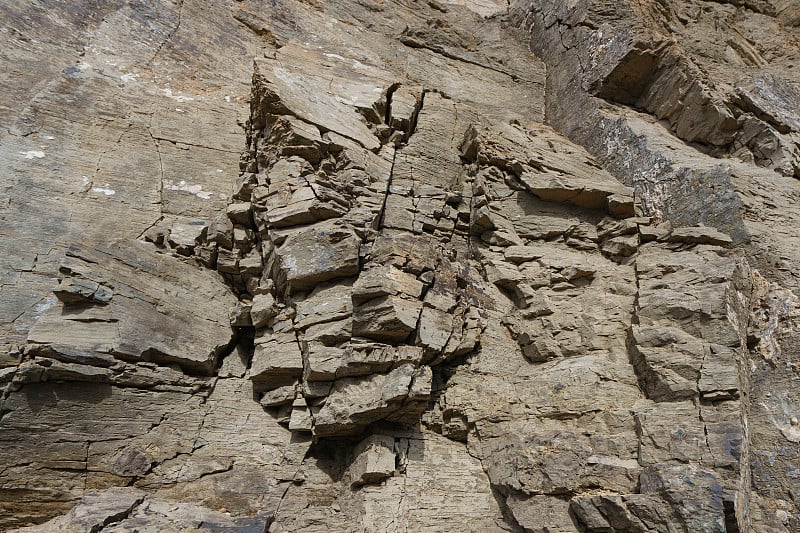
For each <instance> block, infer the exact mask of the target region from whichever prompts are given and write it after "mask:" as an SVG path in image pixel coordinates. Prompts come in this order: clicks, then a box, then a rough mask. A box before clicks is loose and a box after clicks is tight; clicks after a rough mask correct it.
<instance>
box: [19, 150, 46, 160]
mask: <svg viewBox="0 0 800 533" xmlns="http://www.w3.org/2000/svg"><path fill="white" fill-rule="evenodd" d="M20 155H22V156H23V157H24V158H25V159H41V158H43V157H44V152H42V151H41V150H28V151H27V152H20Z"/></svg>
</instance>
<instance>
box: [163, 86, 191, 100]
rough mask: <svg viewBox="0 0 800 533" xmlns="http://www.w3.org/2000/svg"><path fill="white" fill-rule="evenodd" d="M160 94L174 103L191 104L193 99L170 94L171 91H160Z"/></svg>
mask: <svg viewBox="0 0 800 533" xmlns="http://www.w3.org/2000/svg"><path fill="white" fill-rule="evenodd" d="M161 92H162V93H164V95H166V96H167V97H168V98H172V99H173V100H175V101H176V102H180V103H184V102H193V101H194V98H192V97H191V96H183V95H180V94H172V89H169V88H167V89H161Z"/></svg>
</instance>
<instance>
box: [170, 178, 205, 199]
mask: <svg viewBox="0 0 800 533" xmlns="http://www.w3.org/2000/svg"><path fill="white" fill-rule="evenodd" d="M164 189H165V190H168V191H183V192H188V193H191V194H194V195H195V196H197V197H198V198H202V199H203V200H209V199H211V195H212V194H214V193H213V192H210V191H204V190H203V186H202V185H189V184H187V183H186V181H185V180H181V181H178V182H175V181H173V180H164Z"/></svg>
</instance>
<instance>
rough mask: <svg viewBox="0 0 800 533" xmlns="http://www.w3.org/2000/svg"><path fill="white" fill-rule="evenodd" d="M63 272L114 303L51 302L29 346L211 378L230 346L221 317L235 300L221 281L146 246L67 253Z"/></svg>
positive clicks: (228, 330) (121, 245)
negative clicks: (166, 366)
mask: <svg viewBox="0 0 800 533" xmlns="http://www.w3.org/2000/svg"><path fill="white" fill-rule="evenodd" d="M61 271H62V273H65V274H66V276H67V277H72V278H76V279H88V280H91V281H93V282H95V283H97V284H98V285H100V286H103V287H107V288H108V289H110V290H112V291H113V296H112V297H111V298H110V299H109V300H108V302H107V303H102V304H101V303H97V304H95V303H94V302H89V303H87V304H80V303H79V304H74V305H71V304H68V303H62V302H58V303H55V304H54V305H53V306H52V307H50V308H49V309H48V310H47V311H45V313H44V314H43V315H42V317H41V318H40V320H39V321H38V322H37V323H36V324H35V326H34V327H33V328H32V329H31V332H30V334H29V336H28V341H29V342H34V343H40V344H60V345H66V346H72V347H74V348H75V349H81V350H92V351H98V352H103V353H110V354H113V355H115V356H116V357H118V358H120V359H124V360H129V361H148V360H149V361H154V362H159V363H177V364H178V365H180V366H181V367H183V368H185V369H187V370H192V371H196V372H203V373H210V372H211V371H212V370H213V368H214V364H215V362H216V359H217V356H218V355H219V354H220V352H221V351H222V350H223V349H224V348H225V347H226V346H227V345H228V343H229V342H230V341H231V337H232V332H231V328H230V326H229V324H228V319H227V316H228V312H229V310H231V309H233V308H234V307H235V305H236V297H235V296H234V295H233V294H232V293H231V292H230V290H229V289H228V288H227V287H226V286H225V284H224V282H223V281H222V279H221V278H220V277H219V276H218V275H217V274H216V273H215V272H212V271H209V270H207V269H203V268H201V267H199V266H197V265H195V264H193V263H192V262H190V261H187V260H181V259H178V258H176V257H173V256H170V255H166V254H160V253H157V252H156V250H155V248H153V246H152V245H150V244H148V243H144V242H138V241H126V242H119V243H116V244H113V245H109V246H108V247H105V248H99V247H98V248H86V249H81V248H76V247H73V248H71V249H70V250H69V252H68V253H67V257H66V260H65V262H64V263H63V265H62V267H61Z"/></svg>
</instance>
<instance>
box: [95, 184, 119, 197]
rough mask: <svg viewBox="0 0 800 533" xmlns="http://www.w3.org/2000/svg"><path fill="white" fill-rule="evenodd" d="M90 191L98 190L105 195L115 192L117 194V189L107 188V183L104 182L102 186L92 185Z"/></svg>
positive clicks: (111, 194) (112, 194)
mask: <svg viewBox="0 0 800 533" xmlns="http://www.w3.org/2000/svg"><path fill="white" fill-rule="evenodd" d="M92 192H99V193H102V194H105V195H106V196H114V195H115V194H117V191H115V190H114V189H110V188H109V185H108V183H106V184H105V185H103V186H102V187H92Z"/></svg>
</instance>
